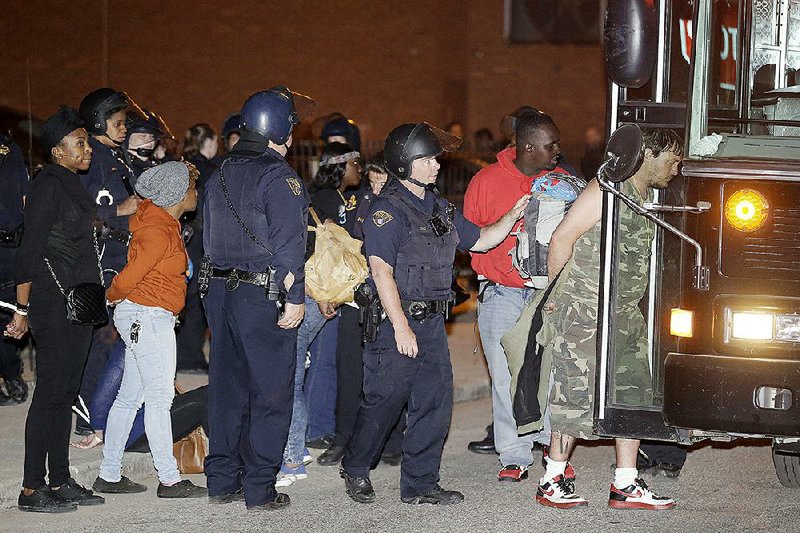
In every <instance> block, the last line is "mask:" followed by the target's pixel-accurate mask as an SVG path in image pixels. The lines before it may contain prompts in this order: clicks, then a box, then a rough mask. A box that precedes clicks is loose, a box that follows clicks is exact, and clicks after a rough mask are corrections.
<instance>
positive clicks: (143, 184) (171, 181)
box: [136, 161, 189, 207]
mask: <svg viewBox="0 0 800 533" xmlns="http://www.w3.org/2000/svg"><path fill="white" fill-rule="evenodd" d="M188 190H189V169H188V168H187V167H186V165H184V164H183V163H181V162H180V161H167V162H166V163H163V164H161V165H158V166H155V167H153V168H148V169H147V170H145V171H144V172H142V175H141V176H139V179H137V180H136V192H137V193H139V194H140V195H141V196H142V197H143V198H149V199H150V200H152V201H153V203H154V204H156V205H157V206H159V207H170V206H172V205H175V204H177V203H179V202H180V201H181V200H183V197H184V196H186V191H188Z"/></svg>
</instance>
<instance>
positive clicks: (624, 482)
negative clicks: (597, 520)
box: [614, 468, 639, 489]
mask: <svg viewBox="0 0 800 533" xmlns="http://www.w3.org/2000/svg"><path fill="white" fill-rule="evenodd" d="M637 475H639V471H638V470H636V469H635V468H617V469H615V470H614V486H615V487H617V488H618V489H624V488H625V487H627V486H629V485H633V484H634V483H635V482H636V476H637Z"/></svg>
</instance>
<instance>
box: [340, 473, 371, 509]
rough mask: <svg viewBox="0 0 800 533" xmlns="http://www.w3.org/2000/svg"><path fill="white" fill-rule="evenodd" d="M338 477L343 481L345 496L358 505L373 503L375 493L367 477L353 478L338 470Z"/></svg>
mask: <svg viewBox="0 0 800 533" xmlns="http://www.w3.org/2000/svg"><path fill="white" fill-rule="evenodd" d="M339 475H340V476H342V479H344V489H345V492H347V495H348V496H350V498H352V499H353V501H355V502H358V503H372V502H374V501H375V491H374V490H373V489H372V482H370V480H369V478H368V477H353V476H351V475H350V474H348V473H347V472H345V471H344V468H342V469H340V470H339Z"/></svg>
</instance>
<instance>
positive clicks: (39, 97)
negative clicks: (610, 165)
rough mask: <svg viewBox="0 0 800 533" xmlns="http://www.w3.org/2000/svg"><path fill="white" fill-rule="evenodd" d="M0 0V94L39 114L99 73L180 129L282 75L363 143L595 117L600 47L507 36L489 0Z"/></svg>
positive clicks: (600, 114)
mask: <svg viewBox="0 0 800 533" xmlns="http://www.w3.org/2000/svg"><path fill="white" fill-rule="evenodd" d="M3 10H4V13H3V17H2V20H0V50H2V58H1V59H0V65H1V70H0V71H2V73H3V74H2V79H3V82H2V84H0V105H6V106H10V107H14V108H18V109H27V107H28V82H30V104H31V107H32V109H33V112H34V114H36V115H39V116H41V117H45V116H47V115H48V114H50V113H52V112H53V111H54V110H55V109H56V107H57V105H58V104H59V103H66V104H69V105H73V106H77V105H78V103H79V102H80V99H81V98H82V97H83V95H84V94H86V93H87V92H89V91H90V90H92V89H94V88H96V87H98V86H101V85H103V84H108V85H110V86H112V87H115V88H118V89H121V90H125V91H127V92H128V93H129V94H130V95H131V96H132V97H133V98H134V99H136V100H137V101H138V102H139V103H140V104H141V105H142V106H144V107H147V108H150V109H153V110H155V111H157V112H159V113H161V114H162V115H163V116H164V118H165V119H166V121H167V122H168V123H169V124H170V125H171V126H172V129H173V130H174V131H175V133H176V134H179V135H180V134H181V133H182V132H183V131H184V130H185V128H186V127H188V126H189V125H191V124H193V123H195V122H210V123H211V124H212V126H214V127H215V128H218V127H219V125H220V124H221V122H222V121H223V119H224V118H225V117H226V116H227V115H228V114H229V113H231V112H234V111H236V110H237V109H238V108H239V107H240V106H241V103H242V101H243V100H244V99H245V98H246V97H247V96H248V95H250V94H251V93H253V92H255V91H257V90H259V89H264V88H267V87H269V86H271V85H275V84H279V83H284V84H286V85H288V86H290V87H291V88H293V89H296V90H299V91H301V92H305V93H307V94H309V95H311V96H313V97H315V98H316V99H317V100H318V101H319V110H320V112H321V113H328V112H332V111H341V112H343V113H345V114H348V115H351V116H353V117H354V118H355V119H356V120H357V121H358V123H359V125H360V126H361V128H362V135H363V137H364V138H365V139H382V138H384V137H385V135H386V133H387V132H388V130H389V129H391V128H392V127H393V126H395V125H397V124H399V123H401V122H410V121H418V120H428V121H431V122H434V123H437V124H440V125H443V124H445V123H446V122H448V121H450V120H460V121H462V122H465V123H466V124H467V128H468V131H474V130H476V129H478V128H480V127H490V128H492V129H493V130H494V131H495V133H497V129H498V128H497V126H498V123H499V120H500V118H501V117H502V116H503V115H504V114H505V113H507V112H508V111H510V110H511V109H513V108H515V107H517V106H518V105H521V104H523V103H531V104H533V105H536V106H538V107H541V108H542V109H544V110H546V111H547V112H549V113H551V114H552V115H553V117H554V118H555V119H556V121H557V122H558V124H559V125H560V127H561V130H562V136H563V140H564V142H565V145H566V146H568V147H572V146H578V145H579V144H580V140H581V138H582V132H583V129H584V128H585V126H588V125H590V123H591V124H599V125H602V123H603V121H604V116H605V103H604V100H605V78H604V73H603V65H602V52H601V50H600V48H599V47H586V46H581V47H578V46H565V47H555V46H546V45H525V46H513V47H510V46H508V45H506V44H505V43H504V41H503V3H502V2H500V1H499V0H493V1H482V0H465V1H462V2H456V1H452V0H450V1H448V0H425V1H422V0H407V1H404V2H399V1H377V2H376V1H374V0H373V1H368V0H340V1H336V2H318V1H310V0H292V1H289V2H262V1H255V0H241V1H235V2H216V1H214V2H212V1H205V2H200V1H196V2H184V1H171V2H140V1H138V2H136V1H131V0H113V1H106V0H98V1H92V2H84V3H78V4H67V3H64V2H52V1H44V0H29V1H27V2H4V3H3ZM104 13H105V16H104ZM104 28H107V31H104ZM104 34H105V35H107V47H106V48H105V49H104V39H103V35H104ZM306 128H307V126H306ZM578 158H579V157H575V159H578Z"/></svg>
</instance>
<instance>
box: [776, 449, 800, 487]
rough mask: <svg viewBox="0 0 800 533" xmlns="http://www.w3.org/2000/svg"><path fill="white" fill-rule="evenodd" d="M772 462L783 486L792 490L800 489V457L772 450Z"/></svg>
mask: <svg viewBox="0 0 800 533" xmlns="http://www.w3.org/2000/svg"><path fill="white" fill-rule="evenodd" d="M772 462H773V463H774V464H775V473H776V474H777V475H778V481H780V482H781V485H783V486H784V487H789V488H790V489H797V488H800V455H790V454H786V453H780V452H778V451H775V450H772Z"/></svg>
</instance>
